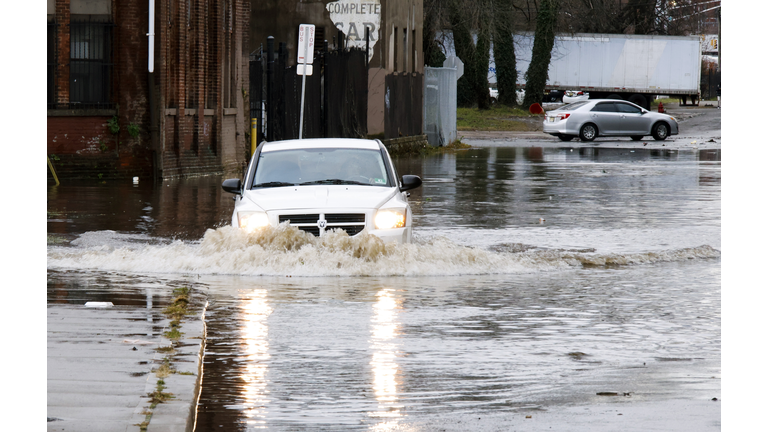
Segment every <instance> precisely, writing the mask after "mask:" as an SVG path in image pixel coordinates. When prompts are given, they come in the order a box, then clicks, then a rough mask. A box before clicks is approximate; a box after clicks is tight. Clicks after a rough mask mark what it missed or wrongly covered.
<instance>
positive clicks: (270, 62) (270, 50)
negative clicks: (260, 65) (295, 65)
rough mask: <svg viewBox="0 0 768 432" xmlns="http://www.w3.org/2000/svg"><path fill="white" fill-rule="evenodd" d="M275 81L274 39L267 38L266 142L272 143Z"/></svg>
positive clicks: (273, 135)
mask: <svg viewBox="0 0 768 432" xmlns="http://www.w3.org/2000/svg"><path fill="white" fill-rule="evenodd" d="M274 79H275V38H274V37H272V36H270V37H268V38H267V141H274V137H275V128H274V127H273V126H274V124H275V109H274V104H275V96H274V95H273V94H272V93H273V90H274V89H273V87H274V85H273V84H274V83H273V81H274Z"/></svg>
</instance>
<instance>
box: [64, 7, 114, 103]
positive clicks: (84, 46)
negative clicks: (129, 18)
mask: <svg viewBox="0 0 768 432" xmlns="http://www.w3.org/2000/svg"><path fill="white" fill-rule="evenodd" d="M112 28H113V24H112V22H111V20H110V19H96V18H92V16H90V15H83V16H80V15H72V16H71V20H70V53H69V101H70V107H71V108H114V104H113V103H112V102H111V91H112V85H111V84H112V66H113V64H112Z"/></svg>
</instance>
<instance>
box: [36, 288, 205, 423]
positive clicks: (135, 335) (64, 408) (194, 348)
mask: <svg viewBox="0 0 768 432" xmlns="http://www.w3.org/2000/svg"><path fill="white" fill-rule="evenodd" d="M199 302H200V300H197V301H191V302H190V308H192V310H194V311H195V315H194V316H188V317H187V318H185V319H184V320H183V321H182V325H181V332H182V333H183V336H182V338H180V339H179V340H178V341H177V342H176V343H175V344H174V350H173V351H169V350H162V349H161V350H158V348H161V347H166V348H167V347H169V346H170V345H171V341H170V340H169V339H167V338H166V337H165V336H164V332H165V331H167V330H168V327H169V323H170V320H169V319H168V318H166V317H165V315H164V314H163V313H162V309H163V308H164V306H161V305H157V304H155V305H154V306H152V304H151V303H150V306H149V307H148V306H146V305H141V306H134V305H122V306H121V305H117V306H113V307H97V308H96V307H86V306H85V305H84V304H72V303H66V304H57V303H51V302H50V300H49V303H48V308H47V329H48V330H47V360H48V362H47V369H48V370H47V372H48V375H47V383H48V392H47V394H48V405H47V413H48V415H47V417H48V429H47V430H48V431H80V432H89V431H94V432H96V431H98V432H112V431H120V432H124V431H140V430H142V429H141V426H142V424H144V425H146V426H147V428H146V429H145V430H147V431H160V432H177V431H178V432H186V431H192V430H193V427H194V418H195V413H196V404H197V399H198V394H199V384H200V378H201V364H202V363H201V362H202V349H203V342H204V330H205V329H204V324H203V320H202V319H201V318H202V314H203V307H199V305H198V306H196V307H193V304H194V305H197V304H198V303H199ZM166 359H167V360H166ZM168 361H170V366H171V368H172V369H175V373H171V374H169V375H168V376H167V377H164V378H162V380H163V382H164V383H165V384H164V387H165V389H163V390H162V392H164V393H171V394H172V395H173V397H172V398H171V399H170V400H168V401H167V402H164V403H160V404H157V406H156V407H154V408H152V401H151V399H150V397H149V394H150V393H153V392H155V391H156V390H157V389H158V381H159V380H160V378H158V376H157V375H158V371H161V372H162V369H161V366H163V364H164V363H167V362H168ZM150 414H151V415H150ZM146 422H148V423H146Z"/></svg>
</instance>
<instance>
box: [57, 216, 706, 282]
mask: <svg viewBox="0 0 768 432" xmlns="http://www.w3.org/2000/svg"><path fill="white" fill-rule="evenodd" d="M719 256H720V251H718V250H717V249H714V248H712V247H711V246H707V245H703V246H698V247H691V248H682V249H671V250H665V251H654V252H639V253H627V254H622V253H608V254H606V253H599V252H595V251H594V250H592V249H584V250H575V251H574V250H553V249H543V248H537V247H532V246H531V247H529V246H525V245H515V246H514V247H491V248H489V249H482V248H477V247H471V246H465V245H460V244H457V243H455V242H453V241H451V240H450V239H448V238H445V237H441V236H433V237H427V238H417V239H416V241H415V242H414V243H412V244H405V245H403V244H395V243H384V242H383V241H381V239H379V238H378V237H376V236H374V235H371V234H368V233H367V232H365V231H364V232H362V233H360V234H358V235H357V236H354V237H349V236H348V235H347V234H346V233H345V232H343V231H334V232H331V233H329V234H327V235H325V236H323V237H320V238H318V237H314V236H312V235H311V234H308V233H305V232H303V231H300V230H298V229H297V228H295V227H291V226H289V225H287V224H282V225H280V226H278V227H276V228H272V227H267V228H265V229H263V230H261V231H259V232H256V233H251V234H249V233H245V232H243V231H242V230H240V229H237V228H233V227H231V226H224V227H220V228H217V229H209V230H208V231H207V232H206V233H205V235H204V236H203V238H202V239H201V240H200V241H196V242H185V241H181V240H167V241H164V242H159V241H158V240H157V239H153V238H144V237H137V236H136V235H131V234H120V233H117V232H114V231H97V232H89V233H85V234H83V235H82V236H81V237H80V238H78V239H77V240H75V241H73V242H72V245H70V246H57V245H50V246H49V248H48V267H49V268H76V269H99V270H111V271H128V272H158V273H182V274H234V275H244V276H449V275H468V274H515V273H529V272H537V271H557V270H562V269H570V268H580V267H605V266H627V265H642V264H653V263H656V262H665V261H684V260H690V259H708V258H718V257H719Z"/></svg>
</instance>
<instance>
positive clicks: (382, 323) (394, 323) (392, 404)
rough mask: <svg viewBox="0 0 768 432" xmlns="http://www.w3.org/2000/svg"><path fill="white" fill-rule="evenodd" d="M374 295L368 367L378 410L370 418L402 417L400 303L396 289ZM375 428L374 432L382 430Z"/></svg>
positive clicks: (379, 426) (385, 289)
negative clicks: (398, 356)
mask: <svg viewBox="0 0 768 432" xmlns="http://www.w3.org/2000/svg"><path fill="white" fill-rule="evenodd" d="M376 296H377V297H378V300H377V302H376V303H375V304H374V305H373V312H374V313H373V317H372V320H371V321H372V323H371V324H372V325H371V351H373V357H372V359H371V368H372V372H373V391H374V394H375V395H376V400H377V401H378V403H379V407H378V410H377V411H375V412H370V413H369V415H370V416H371V417H379V418H389V419H392V418H397V417H402V413H401V412H400V411H401V409H402V405H401V404H398V403H397V401H398V398H397V385H398V379H399V371H398V366H397V353H398V351H397V343H396V338H397V336H398V329H399V323H398V320H397V318H398V311H399V309H400V304H399V300H398V299H397V298H396V297H395V290H393V289H389V288H384V289H382V290H381V291H379V292H378V293H377V294H376ZM385 425H386V424H383V425H377V427H375V428H374V429H381V426H385Z"/></svg>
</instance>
